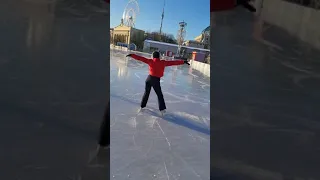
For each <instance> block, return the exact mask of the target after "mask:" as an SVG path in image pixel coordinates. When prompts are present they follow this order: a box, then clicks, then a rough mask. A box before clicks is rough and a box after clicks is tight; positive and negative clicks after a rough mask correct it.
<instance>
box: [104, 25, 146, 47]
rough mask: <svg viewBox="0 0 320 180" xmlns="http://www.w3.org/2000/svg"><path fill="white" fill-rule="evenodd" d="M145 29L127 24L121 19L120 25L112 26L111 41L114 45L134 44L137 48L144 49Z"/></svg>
mask: <svg viewBox="0 0 320 180" xmlns="http://www.w3.org/2000/svg"><path fill="white" fill-rule="evenodd" d="M144 34H145V32H144V31H143V30H140V29H137V28H134V27H130V26H126V25H124V24H123V21H121V23H120V25H118V26H116V27H114V28H110V43H111V44H113V45H117V44H119V43H121V44H127V45H128V44H130V47H131V44H134V45H135V46H136V47H137V50H142V48H143V41H144Z"/></svg>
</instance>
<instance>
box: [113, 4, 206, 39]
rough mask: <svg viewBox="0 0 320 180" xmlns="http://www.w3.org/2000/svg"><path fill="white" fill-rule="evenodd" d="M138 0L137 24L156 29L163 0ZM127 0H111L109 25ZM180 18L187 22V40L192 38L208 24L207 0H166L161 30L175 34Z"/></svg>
mask: <svg viewBox="0 0 320 180" xmlns="http://www.w3.org/2000/svg"><path fill="white" fill-rule="evenodd" d="M137 2H138V4H139V8H140V13H139V15H138V16H137V21H136V25H135V26H136V28H138V29H142V30H145V31H148V30H149V31H159V29H160V22H161V14H162V7H163V0H137ZM187 2H188V3H187ZM127 3H128V0H110V27H115V26H117V25H119V24H120V20H121V17H122V14H123V11H124V9H125V6H126V5H127ZM179 7H181V8H179ZM183 20H184V21H185V22H186V23H187V28H186V30H187V34H186V40H187V39H188V40H190V39H194V38H195V37H196V36H198V35H199V34H200V33H201V31H202V30H203V29H204V28H206V27H207V26H209V25H210V0H166V5H165V11H164V20H163V25H162V31H163V32H165V33H170V34H173V35H174V36H175V37H176V35H177V31H178V28H179V22H180V21H183Z"/></svg>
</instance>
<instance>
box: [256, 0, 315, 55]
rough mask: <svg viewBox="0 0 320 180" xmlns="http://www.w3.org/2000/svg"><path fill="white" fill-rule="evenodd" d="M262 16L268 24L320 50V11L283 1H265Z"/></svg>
mask: <svg viewBox="0 0 320 180" xmlns="http://www.w3.org/2000/svg"><path fill="white" fill-rule="evenodd" d="M260 1H261V0H260ZM261 15H262V16H263V19H264V20H265V21H266V22H268V23H270V24H273V25H276V26H278V27H281V28H283V29H285V30H286V31H287V32H289V33H290V34H292V35H293V36H295V37H297V38H299V39H301V40H302V41H305V42H307V43H309V44H311V45H313V46H315V47H316V48H319V49H320V30H319V29H320V10H316V9H313V8H309V7H305V6H301V5H298V4H294V3H290V2H286V1H283V0H264V1H263V8H262V11H261Z"/></svg>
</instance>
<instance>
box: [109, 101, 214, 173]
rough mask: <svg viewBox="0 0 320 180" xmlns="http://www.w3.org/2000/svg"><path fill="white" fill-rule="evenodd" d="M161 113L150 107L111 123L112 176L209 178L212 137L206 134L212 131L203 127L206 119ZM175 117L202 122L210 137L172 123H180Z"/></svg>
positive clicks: (124, 115) (183, 114)
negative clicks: (162, 115)
mask: <svg viewBox="0 0 320 180" xmlns="http://www.w3.org/2000/svg"><path fill="white" fill-rule="evenodd" d="M134 107H137V106H136V105H135V106H134ZM134 109H137V108H134ZM158 111H159V110H157V109H155V108H146V109H144V110H143V111H142V112H141V113H137V112H136V111H135V110H133V112H132V113H126V114H124V113H118V114H115V115H114V117H113V118H112V120H111V135H112V138H111V141H112V142H111V177H112V178H113V179H131V178H133V179H138V178H139V179H168V177H169V179H209V171H210V170H209V166H210V162H209V160H208V158H207V157H208V156H209V153H210V152H209V151H210V150H209V138H210V137H209V135H208V133H209V131H207V132H205V130H208V129H206V128H205V126H206V125H205V123H204V122H203V123H202V124H200V121H201V119H203V118H200V117H197V116H195V115H191V114H189V113H185V112H176V113H171V112H168V113H167V114H166V115H165V116H164V117H161V116H160V114H159V113H158ZM173 117H180V120H181V119H182V118H184V119H183V121H199V122H196V123H190V122H189V124H192V125H194V124H196V125H198V124H197V123H199V124H200V125H199V126H200V127H201V128H203V129H201V128H199V129H200V130H201V131H203V132H205V133H207V134H204V133H201V132H198V131H195V130H192V129H189V128H185V127H182V128H181V126H177V125H176V124H175V123H171V122H170V121H168V120H172V121H173V120H176V121H179V119H174V118H173ZM166 119H167V120H166ZM207 120H208V119H207ZM205 121H206V120H205ZM184 123H185V124H188V123H186V122H184ZM180 124H183V123H180ZM207 128H208V127H207ZM113 141H114V142H113ZM183 157H186V158H183ZM199 164H201V165H199ZM198 166H200V167H198ZM201 167H202V168H201ZM124 172H125V173H124Z"/></svg>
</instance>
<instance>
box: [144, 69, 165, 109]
mask: <svg viewBox="0 0 320 180" xmlns="http://www.w3.org/2000/svg"><path fill="white" fill-rule="evenodd" d="M151 87H153V89H154V91H155V92H156V94H157V96H158V103H159V110H160V111H162V110H164V109H167V108H166V103H165V102H164V99H163V94H162V90H161V86H160V78H158V77H155V76H151V75H149V76H148V77H147V79H146V87H145V90H144V95H143V97H142V101H141V108H144V107H146V106H147V102H148V99H149V95H150V91H151Z"/></svg>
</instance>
